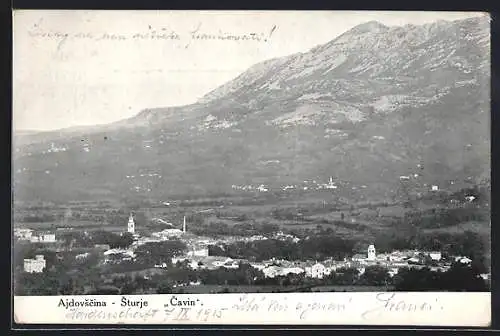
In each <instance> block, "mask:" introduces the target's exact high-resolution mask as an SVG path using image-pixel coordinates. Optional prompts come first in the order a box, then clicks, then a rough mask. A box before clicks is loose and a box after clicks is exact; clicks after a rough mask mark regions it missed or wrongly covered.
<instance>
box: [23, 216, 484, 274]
mask: <svg viewBox="0 0 500 336" xmlns="http://www.w3.org/2000/svg"><path fill="white" fill-rule="evenodd" d="M14 235H15V237H16V239H17V240H18V241H24V242H29V243H32V244H35V243H36V244H39V245H40V244H42V245H44V246H47V248H49V249H50V247H51V246H52V248H53V249H54V251H55V252H60V251H62V250H64V249H67V247H66V248H62V247H60V245H58V239H57V237H56V234H55V233H50V232H40V233H36V232H34V231H33V230H30V229H20V228H16V229H15V230H14ZM123 235H128V236H130V237H131V241H130V245H129V246H123V247H114V248H112V247H111V246H110V245H109V244H94V246H93V248H91V249H89V250H88V251H87V252H83V253H80V254H76V255H75V256H74V258H75V262H78V261H81V260H84V259H85V258H87V257H89V256H90V254H91V253H92V252H95V251H97V252H98V253H99V254H100V255H101V257H102V258H101V264H102V265H110V264H114V265H116V264H120V263H134V262H135V261H136V257H137V251H138V249H140V248H141V246H145V245H147V244H151V243H162V242H167V241H177V242H181V243H183V244H185V246H186V248H185V249H183V250H182V251H179V252H177V253H174V254H173V255H171V256H168V257H165V258H164V259H163V260H161V261H160V262H158V261H157V262H155V264H154V268H156V269H167V268H169V267H172V265H184V266H186V267H188V268H189V269H191V270H193V271H201V270H216V269H220V268H223V269H238V268H240V267H241V265H243V264H245V265H249V266H251V267H252V268H254V269H256V270H258V271H261V272H262V273H263V274H264V276H265V277H266V278H275V277H280V276H288V275H302V276H304V277H306V278H313V279H323V278H325V277H328V276H329V275H330V274H331V273H334V272H337V271H339V270H342V269H356V270H357V272H358V273H359V274H360V275H362V274H363V273H364V272H365V270H366V269H367V268H369V267H372V266H378V267H382V268H384V269H386V270H387V273H388V274H389V276H390V277H394V276H395V275H396V274H398V272H399V270H400V269H403V268H409V269H423V268H428V269H430V270H431V271H433V272H446V271H447V270H449V269H450V267H451V265H452V264H453V263H460V264H462V265H465V266H467V265H470V264H471V262H472V260H471V259H470V258H469V257H467V256H460V255H456V256H446V257H444V256H443V254H442V252H441V251H422V250H401V251H392V252H389V253H387V252H385V253H377V250H376V246H375V245H374V244H370V245H369V246H368V248H367V249H366V251H365V252H364V253H355V254H353V255H351V256H347V257H344V258H343V259H342V260H335V259H334V258H333V257H330V258H326V259H323V260H285V259H283V258H271V259H269V260H262V261H255V260H247V259H239V258H231V257H229V256H224V255H220V253H219V255H212V254H211V252H210V250H211V247H218V248H219V249H220V248H221V247H223V246H224V244H234V243H238V242H258V241H264V240H269V239H272V240H279V241H286V242H288V243H291V244H296V243H298V242H299V241H300V238H298V237H295V236H293V235H291V234H286V233H283V232H282V231H278V232H274V233H272V234H270V235H267V236H264V235H253V236H250V237H231V236H225V237H219V238H212V237H205V236H199V235H195V234H192V233H190V232H188V229H187V223H186V217H184V220H183V223H182V230H181V229H177V228H173V227H169V228H167V229H164V230H161V231H158V232H153V233H151V234H150V235H141V234H139V233H137V230H136V224H135V221H134V217H133V215H132V214H130V216H129V219H128V223H127V229H126V230H124V232H123V233H122V236H123ZM305 239H307V237H306V238H305ZM48 267H49V265H47V260H46V259H45V257H44V255H43V254H37V255H36V256H35V257H34V258H25V259H24V260H23V270H24V272H26V273H41V272H44V270H46V269H47V268H48ZM481 277H482V278H483V279H485V280H486V279H489V274H481Z"/></svg>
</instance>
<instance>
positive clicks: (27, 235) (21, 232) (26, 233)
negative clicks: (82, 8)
mask: <svg viewBox="0 0 500 336" xmlns="http://www.w3.org/2000/svg"><path fill="white" fill-rule="evenodd" d="M32 235H33V230H31V229H19V228H16V229H14V237H16V238H17V239H21V240H31V236H32Z"/></svg>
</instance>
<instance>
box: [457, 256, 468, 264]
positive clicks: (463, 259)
mask: <svg viewBox="0 0 500 336" xmlns="http://www.w3.org/2000/svg"><path fill="white" fill-rule="evenodd" d="M455 261H456V262H459V263H462V264H470V263H471V262H472V259H470V258H467V257H461V256H460V257H455Z"/></svg>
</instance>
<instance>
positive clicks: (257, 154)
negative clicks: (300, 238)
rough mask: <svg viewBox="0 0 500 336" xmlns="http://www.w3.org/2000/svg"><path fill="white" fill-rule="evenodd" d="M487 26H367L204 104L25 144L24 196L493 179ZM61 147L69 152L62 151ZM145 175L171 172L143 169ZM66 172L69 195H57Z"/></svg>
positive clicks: (275, 64)
mask: <svg viewBox="0 0 500 336" xmlns="http://www.w3.org/2000/svg"><path fill="white" fill-rule="evenodd" d="M488 25H489V22H488V19H487V18H482V17H479V18H473V19H465V20H458V21H451V22H437V23H431V24H426V25H421V26H398V27H387V26H383V25H378V24H377V23H374V22H368V23H365V24H362V25H360V26H357V27H358V28H357V29H356V27H354V28H352V29H350V30H348V31H347V32H345V33H344V34H341V35H339V36H338V37H336V38H335V39H333V40H332V41H330V42H328V43H326V44H323V45H321V46H316V47H314V48H312V49H310V50H309V51H306V52H303V53H296V54H292V55H289V56H285V57H282V58H276V59H271V60H267V61H264V62H261V63H258V64H256V65H254V66H252V67H250V68H249V69H248V71H245V72H243V73H242V74H240V75H239V76H237V77H236V78H234V79H233V80H231V81H229V82H227V83H225V84H224V85H222V86H220V87H219V88H216V89H215V90H213V91H211V92H209V93H207V94H206V95H205V96H204V97H202V98H201V99H200V100H199V101H198V102H196V103H194V104H191V105H187V106H181V107H170V108H154V109H144V110H142V111H141V112H140V113H138V114H137V115H135V116H133V117H131V118H128V119H125V120H121V121H119V122H117V123H113V124H109V125H106V126H104V127H102V128H100V129H97V130H96V131H95V132H93V130H92V129H89V131H88V132H85V131H82V132H80V133H78V134H73V135H71V134H66V133H64V132H59V133H58V132H55V134H58V137H56V138H51V137H50V136H47V137H45V138H43V141H41V142H36V141H35V142H29V141H26V142H25V144H26V145H25V146H19V147H18V148H16V151H15V154H14V155H15V164H14V166H15V168H16V167H19V168H17V169H16V172H17V173H15V181H17V182H16V188H15V189H16V192H17V193H18V195H19V197H20V198H22V199H23V198H25V197H26V198H33V197H34V198H37V197H38V198H43V197H48V196H47V195H49V196H50V197H52V195H54V197H56V198H57V197H59V198H66V197H76V198H79V197H83V196H82V195H83V194H89V195H94V196H95V197H99V195H100V196H103V197H118V196H113V195H130V197H139V198H141V197H153V198H161V197H168V195H169V194H179V193H186V194H191V193H192V194H210V193H218V192H231V191H232V189H231V186H232V185H245V184H255V185H259V184H265V185H269V186H271V185H272V186H273V188H277V189H279V188H281V187H282V186H283V185H285V184H289V183H296V182H297V181H303V180H308V179H321V180H325V179H327V178H328V177H329V176H333V177H334V178H335V179H336V180H337V181H344V182H346V183H350V184H352V185H354V186H356V185H364V184H371V185H373V186H375V185H376V186H377V187H373V191H372V193H373V194H374V195H375V196H374V197H376V195H377V193H379V194H380V195H381V196H380V197H385V196H382V195H385V194H387V195H395V194H397V193H398V190H399V189H400V181H399V178H398V177H399V176H400V175H407V174H409V173H412V174H417V173H418V174H419V176H422V177H421V178H420V181H418V183H417V182H415V183H416V184H418V187H415V188H414V189H415V190H423V189H425V188H428V186H429V185H430V184H433V183H438V184H440V185H443V184H447V185H448V186H449V181H451V180H454V181H459V180H460V181H465V182H463V183H472V181H479V180H482V179H484V178H486V177H487V176H489V140H490V139H489V132H488V131H489V125H488V122H489V119H488V118H489V115H488V113H489V96H488V92H489V57H490V56H489V53H490V51H489V28H488V27H489V26H488ZM455 130H458V131H455ZM451 140H453V141H452V143H450V141H451ZM52 142H56V144H55V147H56V148H57V146H65V148H67V149H66V150H64V151H63V150H61V151H57V152H52V151H51V152H49V150H50V148H48V147H50V146H52V145H51V144H50V143H52ZM49 145H50V146H49ZM85 146H86V147H85ZM61 148H62V147H61ZM85 148H86V149H85ZM28 153H29V155H28ZM266 162H267V163H266ZM268 162H275V163H273V164H271V163H268ZM56 163H57V165H55V164H56ZM418 165H424V166H425V167H426V168H425V171H418V169H417V168H416V167H417V166H418ZM34 167H36V169H34ZM63 167H64V168H63ZM23 169H25V170H23ZM356 170H357V171H356ZM27 171H29V173H28V172H27ZM47 171H49V172H48V173H47ZM143 171H144V172H143ZM146 171H148V174H153V173H154V174H158V176H161V178H156V177H155V178H148V179H139V178H136V177H135V176H136V175H140V174H141V173H139V172H143V173H142V174H145V172H146ZM153 171H154V172H153ZM417 171H418V172H417ZM16 174H17V175H16ZM132 175H133V176H134V178H130V177H127V176H132ZM55 176H57V178H56V177H55ZM154 176H156V175H154ZM207 176H210V178H209V179H207ZM148 177H149V176H148ZM469 178H470V179H469ZM58 179H60V180H61V181H63V182H62V183H63V184H64V185H65V186H68V191H64V192H63V191H61V190H58V188H57V185H58ZM148 181H149V182H148ZM461 183H462V182H461ZM463 183H462V184H463ZM457 184H459V183H457ZM424 185H425V186H424ZM76 190H78V191H76ZM336 192H337V194H343V195H347V194H349V193H351V191H347V189H345V188H344V189H343V191H340V189H339V190H338V191H336ZM365 192H366V193H369V191H368V190H367V191H365ZM56 195H57V196H56ZM75 195H76V196H75ZM50 197H49V198H50ZM88 197H90V196H88ZM387 197H390V196H387Z"/></svg>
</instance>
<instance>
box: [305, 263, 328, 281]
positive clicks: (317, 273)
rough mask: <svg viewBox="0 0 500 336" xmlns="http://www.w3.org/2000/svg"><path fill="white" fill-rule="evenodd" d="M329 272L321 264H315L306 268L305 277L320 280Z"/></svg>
mask: <svg viewBox="0 0 500 336" xmlns="http://www.w3.org/2000/svg"><path fill="white" fill-rule="evenodd" d="M329 273H330V272H329V270H327V268H326V267H325V265H323V264H321V263H315V264H314V265H312V266H311V267H306V276H308V277H311V278H317V279H322V278H323V277H324V276H325V275H328V274H329Z"/></svg>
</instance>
